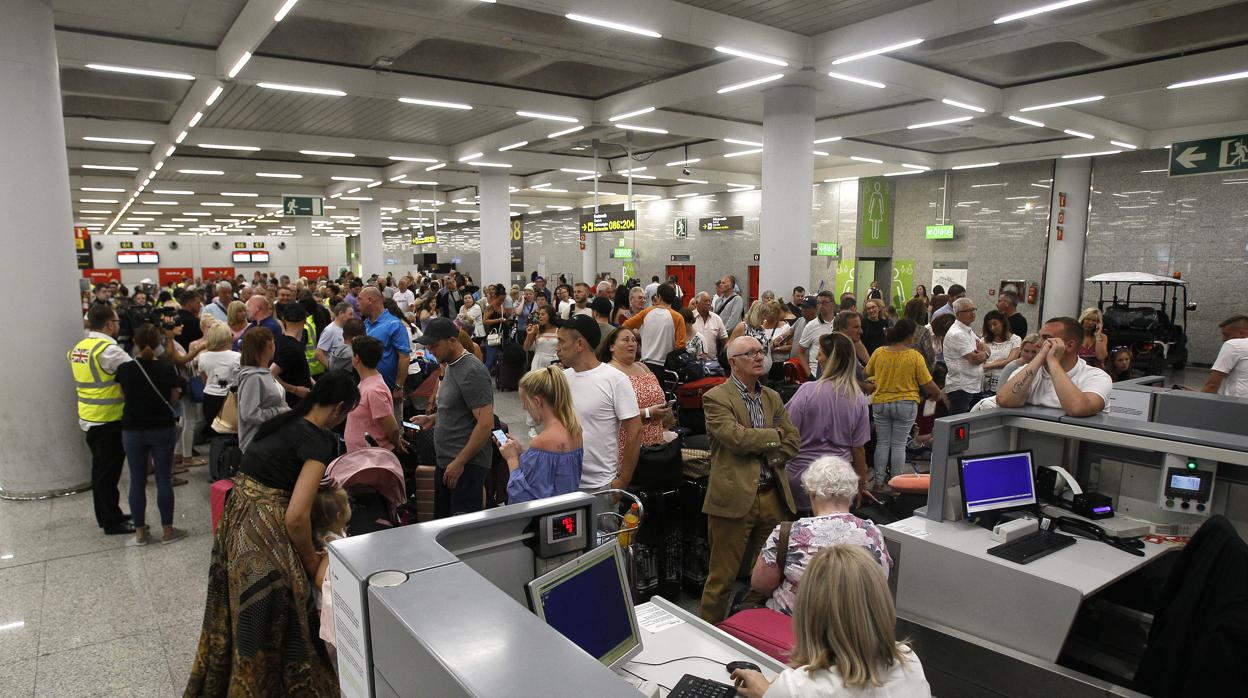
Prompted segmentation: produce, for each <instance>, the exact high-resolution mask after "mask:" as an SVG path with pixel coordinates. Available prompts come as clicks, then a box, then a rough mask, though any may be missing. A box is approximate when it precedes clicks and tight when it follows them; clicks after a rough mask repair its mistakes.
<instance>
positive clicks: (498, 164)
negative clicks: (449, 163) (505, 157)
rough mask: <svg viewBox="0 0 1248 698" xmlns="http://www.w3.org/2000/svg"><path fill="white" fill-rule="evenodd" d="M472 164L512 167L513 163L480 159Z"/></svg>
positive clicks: (476, 165) (477, 165)
mask: <svg viewBox="0 0 1248 698" xmlns="http://www.w3.org/2000/svg"><path fill="white" fill-rule="evenodd" d="M470 164H471V165H473V166H474V167H511V165H509V164H507V163H505V162H482V161H480V160H476V161H473V162H472V163H470Z"/></svg>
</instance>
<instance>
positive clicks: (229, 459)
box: [208, 434, 243, 482]
mask: <svg viewBox="0 0 1248 698" xmlns="http://www.w3.org/2000/svg"><path fill="white" fill-rule="evenodd" d="M242 463H243V451H242V449H240V448H239V447H238V436H236V435H234V434H223V435H219V436H214V437H213V438H212V444H211V445H210V446H209V447H208V480H209V482H216V481H217V480H225V479H228V478H231V477H234V474H235V473H237V472H238V467H239V466H240V465H242Z"/></svg>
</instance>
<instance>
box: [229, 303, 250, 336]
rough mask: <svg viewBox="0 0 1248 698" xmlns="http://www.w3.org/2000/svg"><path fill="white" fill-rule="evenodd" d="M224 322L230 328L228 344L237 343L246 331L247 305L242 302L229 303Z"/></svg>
mask: <svg viewBox="0 0 1248 698" xmlns="http://www.w3.org/2000/svg"><path fill="white" fill-rule="evenodd" d="M225 318H226V320H225V322H226V324H227V325H229V326H230V335H231V338H230V343H231V344H233V343H234V342H237V341H238V338H239V336H240V335H241V334H242V333H243V330H245V329H247V305H246V304H245V303H243V302H242V301H230V305H229V307H227V308H226V309H225Z"/></svg>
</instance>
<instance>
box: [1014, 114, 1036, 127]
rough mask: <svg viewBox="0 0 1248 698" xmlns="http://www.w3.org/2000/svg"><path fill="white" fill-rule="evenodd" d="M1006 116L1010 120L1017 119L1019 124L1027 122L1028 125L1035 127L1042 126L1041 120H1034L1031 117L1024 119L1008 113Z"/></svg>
mask: <svg viewBox="0 0 1248 698" xmlns="http://www.w3.org/2000/svg"><path fill="white" fill-rule="evenodd" d="M1007 118H1008V119H1009V120H1010V121H1017V122H1018V123H1020V124H1027V125H1028V126H1035V127H1036V128H1044V123H1043V122H1041V121H1035V120H1032V119H1024V118H1023V117H1021V116H1014V115H1013V114H1010V115H1009V116H1008V117H1007Z"/></svg>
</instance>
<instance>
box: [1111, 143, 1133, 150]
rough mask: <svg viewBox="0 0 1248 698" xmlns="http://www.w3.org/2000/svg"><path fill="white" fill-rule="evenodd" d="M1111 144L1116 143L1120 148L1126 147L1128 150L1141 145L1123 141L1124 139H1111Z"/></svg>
mask: <svg viewBox="0 0 1248 698" xmlns="http://www.w3.org/2000/svg"><path fill="white" fill-rule="evenodd" d="M1109 144H1110V145H1116V146H1118V147H1119V148H1126V149H1127V150H1135V149H1136V148H1138V147H1139V146H1135V145H1131V144H1130V143H1123V142H1122V141H1110V142H1109Z"/></svg>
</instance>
